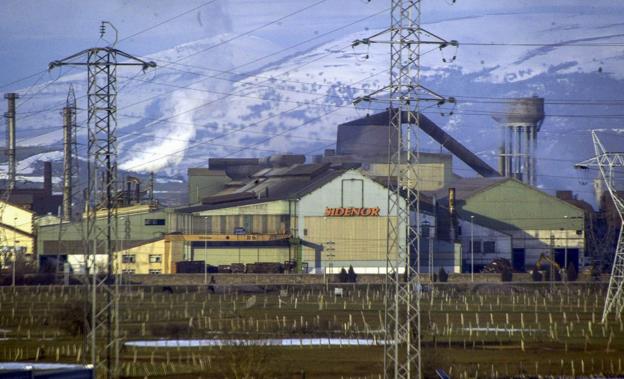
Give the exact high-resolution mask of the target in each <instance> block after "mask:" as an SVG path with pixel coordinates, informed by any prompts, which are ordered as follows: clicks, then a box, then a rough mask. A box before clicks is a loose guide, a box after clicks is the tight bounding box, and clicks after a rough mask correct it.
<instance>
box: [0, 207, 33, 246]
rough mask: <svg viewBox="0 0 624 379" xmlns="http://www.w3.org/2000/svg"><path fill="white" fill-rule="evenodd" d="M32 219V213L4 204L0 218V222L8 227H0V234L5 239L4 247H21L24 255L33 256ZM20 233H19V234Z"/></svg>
mask: <svg viewBox="0 0 624 379" xmlns="http://www.w3.org/2000/svg"><path fill="white" fill-rule="evenodd" d="M34 218H35V214H34V213H33V212H30V211H27V210H25V209H22V208H20V207H18V206H15V205H12V204H9V203H4V211H3V212H2V215H1V217H0V222H1V223H2V224H4V225H8V226H9V227H13V228H15V229H17V230H14V229H12V228H9V227H3V226H2V225H0V233H1V234H2V235H4V237H5V238H6V241H5V243H6V246H8V247H13V246H16V247H21V248H23V249H25V250H24V251H25V253H26V254H34V252H35V251H34V238H33V237H32V234H33V232H34ZM20 232H21V233H20Z"/></svg>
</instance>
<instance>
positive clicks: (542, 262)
mask: <svg viewBox="0 0 624 379" xmlns="http://www.w3.org/2000/svg"><path fill="white" fill-rule="evenodd" d="M544 266H549V267H550V269H549V270H547V271H546V273H548V272H551V270H553V271H552V272H553V275H555V273H559V274H560V276H563V274H564V273H563V272H562V270H561V266H559V264H558V263H557V262H555V260H554V259H552V258H551V257H550V256H548V255H545V254H544V253H542V255H540V257H539V259H538V260H537V262H535V269H536V270H539V271H542V267H544ZM544 279H545V280H549V279H551V278H547V277H544Z"/></svg>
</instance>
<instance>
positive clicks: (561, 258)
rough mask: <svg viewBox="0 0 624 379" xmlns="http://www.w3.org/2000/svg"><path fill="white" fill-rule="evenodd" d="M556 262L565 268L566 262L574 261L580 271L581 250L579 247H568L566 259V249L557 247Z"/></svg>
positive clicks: (575, 266)
mask: <svg viewBox="0 0 624 379" xmlns="http://www.w3.org/2000/svg"><path fill="white" fill-rule="evenodd" d="M554 253H555V262H557V264H558V265H559V266H560V267H561V268H565V267H566V264H570V263H572V264H573V265H574V268H575V269H576V272H578V266H579V250H578V249H567V255H568V256H567V259H566V249H555V251H554Z"/></svg>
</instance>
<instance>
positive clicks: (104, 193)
mask: <svg viewBox="0 0 624 379" xmlns="http://www.w3.org/2000/svg"><path fill="white" fill-rule="evenodd" d="M85 57H86V62H85V61H80V59H84V58H85ZM118 58H123V59H125V61H124V62H118ZM59 66H86V67H87V70H88V75H87V79H88V89H87V99H88V148H87V150H88V174H87V180H88V184H87V193H86V210H85V211H86V236H85V237H86V240H87V241H88V249H87V253H88V260H87V261H86V262H85V265H86V270H87V273H91V280H92V282H91V285H90V289H89V290H90V294H91V296H90V297H91V299H90V300H91V315H90V316H91V324H90V330H89V333H88V335H87V344H86V345H87V346H88V349H89V353H90V357H91V362H92V364H93V365H94V367H95V368H96V371H97V370H101V369H105V370H106V373H107V377H109V378H114V377H117V376H118V363H119V328H118V317H117V315H118V308H117V304H118V286H117V284H116V281H115V280H114V267H113V265H114V263H115V262H116V259H115V246H114V245H113V243H114V242H115V240H116V238H115V237H114V236H115V234H116V230H115V227H116V225H117V220H116V218H117V212H116V208H117V204H116V201H115V195H116V192H117V67H118V66H139V67H142V69H143V70H146V69H147V68H149V67H155V66H156V64H155V63H154V62H146V61H144V60H141V59H139V58H136V57H134V56H132V55H129V54H127V53H125V52H123V51H120V50H117V49H115V48H113V47H98V48H91V49H87V50H83V51H81V52H79V53H76V54H74V55H71V56H69V57H67V58H64V59H62V60H58V61H53V62H51V63H50V65H49V67H50V69H52V68H54V67H59ZM98 256H104V257H105V258H106V269H105V270H104V271H105V272H104V275H101V276H99V275H97V274H98V272H97V267H96V264H97V259H96V258H97V257H98ZM100 298H102V299H100ZM98 337H103V338H104V341H100V344H99V345H98ZM102 342H103V343H102ZM98 348H103V349H104V350H105V351H106V353H105V354H104V355H103V356H102V354H101V353H99V350H98Z"/></svg>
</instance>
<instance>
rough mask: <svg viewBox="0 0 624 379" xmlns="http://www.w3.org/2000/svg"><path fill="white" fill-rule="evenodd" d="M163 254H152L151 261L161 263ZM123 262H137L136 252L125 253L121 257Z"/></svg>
mask: <svg viewBox="0 0 624 379" xmlns="http://www.w3.org/2000/svg"><path fill="white" fill-rule="evenodd" d="M161 262H162V256H161V255H160V254H150V255H149V263H161ZM121 263H136V255H135V254H124V255H122V257H121Z"/></svg>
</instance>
